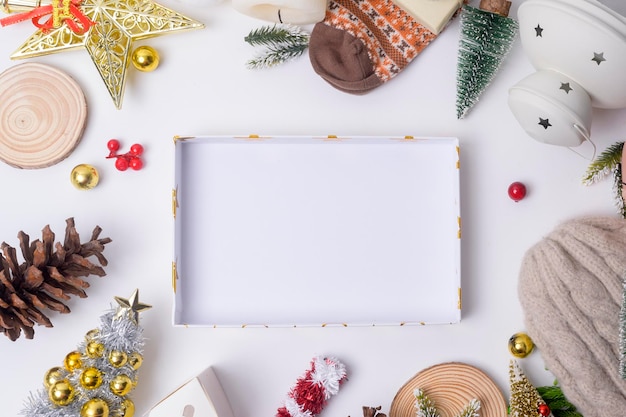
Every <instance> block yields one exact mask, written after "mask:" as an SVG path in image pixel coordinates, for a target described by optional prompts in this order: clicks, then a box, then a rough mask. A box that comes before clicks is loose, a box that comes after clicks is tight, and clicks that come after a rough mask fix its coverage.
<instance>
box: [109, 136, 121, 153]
mask: <svg viewBox="0 0 626 417" xmlns="http://www.w3.org/2000/svg"><path fill="white" fill-rule="evenodd" d="M107 148H109V150H110V151H111V152H115V151H117V150H118V149H119V148H120V142H119V141H118V140H117V139H111V140H110V141H108V142H107Z"/></svg>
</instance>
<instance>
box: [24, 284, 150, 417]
mask: <svg viewBox="0 0 626 417" xmlns="http://www.w3.org/2000/svg"><path fill="white" fill-rule="evenodd" d="M115 301H117V303H118V306H117V308H112V309H111V310H110V311H108V312H106V313H104V314H103V315H102V316H101V317H100V322H101V324H100V326H99V327H98V328H95V329H93V330H90V331H88V332H87V334H86V336H85V339H84V340H83V341H82V342H81V343H80V344H79V345H78V347H77V349H76V350H74V351H72V352H69V353H68V354H67V355H66V356H65V359H64V360H63V364H62V366H58V367H54V368H51V369H50V370H48V371H47V372H46V373H45V375H44V381H43V384H44V387H42V388H41V389H39V390H38V391H37V392H35V393H32V394H31V396H30V398H29V399H28V401H27V404H26V406H25V408H24V410H23V411H22V415H24V416H27V417H133V416H134V414H135V405H134V403H133V402H132V400H131V399H130V398H129V397H128V394H129V393H130V392H131V390H132V389H133V388H134V387H135V385H136V384H137V371H138V370H139V367H140V366H141V364H142V361H143V357H142V351H143V346H144V338H143V329H142V328H141V327H140V326H139V313H140V312H142V311H144V310H147V309H149V308H151V306H149V305H147V304H143V303H140V302H139V292H138V290H135V291H134V292H133V294H132V295H131V297H130V298H128V299H126V298H121V297H115Z"/></svg>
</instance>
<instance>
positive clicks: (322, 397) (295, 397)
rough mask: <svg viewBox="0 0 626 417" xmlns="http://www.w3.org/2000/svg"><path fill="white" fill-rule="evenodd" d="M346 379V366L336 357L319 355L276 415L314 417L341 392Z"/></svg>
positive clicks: (278, 416)
mask: <svg viewBox="0 0 626 417" xmlns="http://www.w3.org/2000/svg"><path fill="white" fill-rule="evenodd" d="M345 379H346V367H345V366H344V365H343V364H342V363H341V362H339V361H338V360H337V359H336V358H333V357H330V356H325V357H323V356H317V357H315V358H313V360H312V361H311V367H310V368H309V369H308V370H307V371H306V372H305V374H304V375H303V376H301V377H300V378H298V380H297V381H296V384H295V386H294V387H293V388H291V391H289V394H288V395H287V398H286V399H285V402H284V404H283V406H282V407H280V408H279V409H278V412H277V413H276V417H313V416H316V415H318V414H319V413H320V412H321V411H322V409H323V408H324V406H325V405H326V402H327V401H328V399H329V398H330V397H332V396H333V395H336V394H337V393H338V392H339V387H340V386H341V384H342V383H343V382H344V381H345Z"/></svg>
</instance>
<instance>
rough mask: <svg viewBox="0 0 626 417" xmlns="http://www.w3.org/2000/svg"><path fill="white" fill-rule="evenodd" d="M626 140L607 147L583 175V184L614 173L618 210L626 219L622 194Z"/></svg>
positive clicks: (614, 191)
mask: <svg viewBox="0 0 626 417" xmlns="http://www.w3.org/2000/svg"><path fill="white" fill-rule="evenodd" d="M623 149H624V142H618V143H615V144H613V145H611V146H609V147H608V148H607V149H605V150H604V151H603V152H602V153H601V154H600V155H598V157H597V158H596V159H595V160H594V161H593V162H592V163H591V164H590V165H589V167H588V168H587V172H586V173H585V176H584V177H583V184H585V185H591V184H594V183H596V182H598V181H600V180H602V179H604V178H605V177H607V176H608V175H609V174H613V198H614V201H615V205H616V206H617V209H618V212H619V213H620V215H621V216H622V218H625V219H626V202H625V201H624V197H623V196H622V188H623V185H624V183H623V179H622V163H621V161H622V150H623Z"/></svg>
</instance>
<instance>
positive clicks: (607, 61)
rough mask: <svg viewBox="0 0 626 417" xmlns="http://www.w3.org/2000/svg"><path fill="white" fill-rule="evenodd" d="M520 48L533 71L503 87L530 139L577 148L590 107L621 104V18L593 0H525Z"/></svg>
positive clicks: (586, 133)
mask: <svg viewBox="0 0 626 417" xmlns="http://www.w3.org/2000/svg"><path fill="white" fill-rule="evenodd" d="M517 15H518V20H519V26H520V29H519V33H520V38H521V42H522V46H523V48H524V51H525V52H526V55H527V56H528V58H529V59H530V62H531V64H532V65H533V66H534V67H535V69H537V73H534V74H531V75H530V76H528V77H526V78H524V79H523V80H521V81H520V82H519V83H517V84H516V85H515V86H513V87H512V88H511V89H510V90H509V107H510V108H511V111H512V112H513V114H514V115H515V117H516V119H517V120H518V122H519V123H520V125H521V126H522V127H523V128H524V130H525V131H526V132H527V133H528V134H529V135H530V136H531V137H533V138H534V139H536V140H538V141H540V142H544V143H548V144H553V145H562V146H577V145H580V144H581V143H582V142H583V141H585V140H590V136H591V113H592V110H591V109H592V107H597V108H606V109H617V108H623V107H626V18H625V17H624V16H622V15H620V14H618V13H617V12H615V11H614V10H612V9H610V8H608V7H606V6H605V5H603V4H601V3H599V2H597V1H595V0H567V1H566V0H527V1H525V2H524V3H523V4H522V5H521V6H520V7H519V9H518V13H517Z"/></svg>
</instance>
